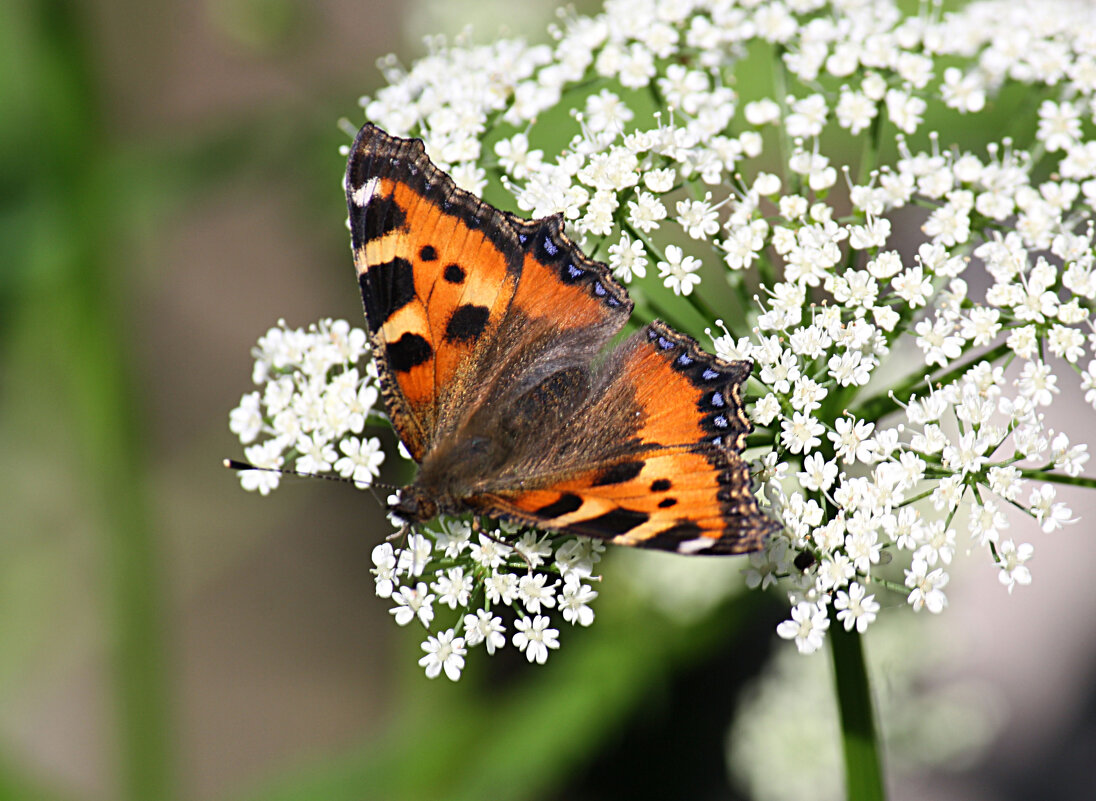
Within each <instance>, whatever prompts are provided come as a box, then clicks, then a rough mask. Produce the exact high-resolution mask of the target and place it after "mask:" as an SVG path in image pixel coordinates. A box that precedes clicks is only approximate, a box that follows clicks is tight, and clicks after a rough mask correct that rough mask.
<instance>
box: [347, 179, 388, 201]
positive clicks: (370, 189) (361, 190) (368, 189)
mask: <svg viewBox="0 0 1096 801" xmlns="http://www.w3.org/2000/svg"><path fill="white" fill-rule="evenodd" d="M380 182H381V179H380V178H370V179H369V180H368V181H366V182H365V183H364V184H362V185H361V186H359V187H358V188H357V189H355V190H354V191H353V192H351V193H350V199H351V200H352V201H353V202H354V205H355V206H357V207H359V208H363V207H364V206H365V205H366V204H367V203H368V202H369V199H370V198H372V197H373V193H374V192H376V191H377V184H379V183H380Z"/></svg>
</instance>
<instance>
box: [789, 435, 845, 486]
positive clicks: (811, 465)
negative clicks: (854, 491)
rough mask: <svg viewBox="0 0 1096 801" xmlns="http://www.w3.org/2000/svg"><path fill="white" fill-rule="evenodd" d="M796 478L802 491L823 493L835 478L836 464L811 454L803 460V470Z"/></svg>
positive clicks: (816, 454) (818, 455) (818, 454)
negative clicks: (802, 488) (801, 486)
mask: <svg viewBox="0 0 1096 801" xmlns="http://www.w3.org/2000/svg"><path fill="white" fill-rule="evenodd" d="M820 442H821V440H820ZM797 476H798V478H799V481H800V483H801V484H802V485H803V487H804V489H809V490H812V491H815V492H818V491H823V492H824V491H826V490H828V489H829V488H830V487H831V486H833V482H834V480H835V479H836V478H837V463H836V462H827V461H826V460H825V458H824V457H823V456H822V454H820V453H812V454H811V455H810V456H808V457H807V458H806V459H804V460H803V470H802V472H800V473H798V474H797Z"/></svg>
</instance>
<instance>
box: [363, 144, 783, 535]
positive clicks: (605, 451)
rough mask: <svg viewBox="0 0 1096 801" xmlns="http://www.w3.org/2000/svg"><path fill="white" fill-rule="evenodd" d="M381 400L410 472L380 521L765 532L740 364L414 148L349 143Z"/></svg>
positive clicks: (541, 223)
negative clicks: (636, 320) (644, 312)
mask: <svg viewBox="0 0 1096 801" xmlns="http://www.w3.org/2000/svg"><path fill="white" fill-rule="evenodd" d="M346 191H347V202H348V207H349V211H350V221H351V232H352V246H353V249H354V258H355V265H356V267H357V270H358V275H359V284H360V286H361V289H362V297H363V302H364V306H365V312H366V320H367V323H368V327H369V332H370V340H371V343H372V345H373V349H374V353H375V356H376V358H377V362H378V371H379V374H380V378H381V389H382V395H383V398H384V401H385V404H386V408H387V410H388V413H389V416H390V417H391V419H392V422H393V425H394V427H395V428H396V430H397V432H398V433H399V435H400V437H401V439H402V440H403V442H404V444H405V445H406V447H407V448H408V451H409V452H410V453H411V455H412V457H413V458H414V459H415V461H417V462H418V463H419V465H420V470H419V473H418V475H417V476H416V478H415V480H414V482H413V483H412V484H410V485H409V486H408V487H405V488H404V489H403V490H402V491H401V493H400V496H399V500H398V501H397V502H396V503H395V505H394V506H393V507H392V511H393V512H395V513H396V514H397V515H398V516H400V517H401V518H403V519H405V520H407V521H408V522H411V523H422V522H425V521H427V520H430V519H432V518H433V517H435V516H436V515H438V514H461V513H473V514H481V515H487V516H491V517H497V518H504V519H509V520H513V521H516V522H519V523H523V524H529V525H536V526H540V527H542V528H546V529H552V530H558V531H566V532H571V533H575V534H582V535H586V536H593V537H601V538H604V539H608V540H610V541H612V542H616V543H619V544H627V545H640V546H645V547H657V548H663V549H668V550H677V551H679V552H684V553H695V552H704V553H741V552H744V551H749V550H755V549H756V548H758V547H760V544H761V542H762V540H763V538H764V536H765V535H766V534H767V533H768V532H769V531H771V530H773V529H774V528H775V527H776V524H775V523H774V522H773V521H771V520H770V519H769V518H767V517H765V516H764V515H763V514H762V513H761V512H760V511H759V510H758V508H757V503H756V500H755V499H754V498H753V496H752V494H751V493H750V490H749V472H748V469H747V467H746V464H745V462H744V461H743V460H742V458H741V456H740V454H741V451H742V449H743V447H744V445H745V437H746V434H747V433H748V432H749V430H750V427H749V423H748V421H747V419H746V416H745V413H744V411H743V408H742V402H741V398H740V397H739V387H740V386H741V384H743V383H744V382H745V380H746V378H747V377H748V376H749V373H750V368H751V365H750V363H749V362H746V361H738V362H726V361H723V360H720V359H717V358H716V357H714V356H711V355H710V354H707V353H705V352H704V351H703V350H701V349H700V347H699V346H698V345H697V344H696V342H694V341H693V340H692V339H691V338H690V337H688V336H686V335H684V334H680V333H678V332H676V331H674V330H672V329H671V328H669V327H668V326H666V325H665V324H663V323H659V322H654V323H651V324H650V325H648V326H646V327H644V328H643V329H641V330H640V331H638V332H636V333H635V334H633V335H632V336H630V337H628V338H626V339H625V340H624V341H622V342H620V343H619V344H617V345H615V346H611V345H610V342H611V340H612V339H613V338H614V337H615V336H616V335H617V334H618V333H619V332H620V330H621V329H622V328H623V327H624V325H625V323H626V322H627V320H628V317H629V315H630V313H631V310H632V305H633V304H632V302H631V300H630V299H629V298H628V295H627V292H626V290H625V289H624V287H623V286H621V285H620V284H619V283H617V282H616V280H615V279H614V278H613V277H612V276H611V275H610V273H609V270H608V268H607V267H606V266H605V265H604V264H601V263H599V262H596V261H593V260H591V259H588V258H587V257H586V256H585V255H584V254H583V253H582V252H581V251H580V250H579V249H578V248H577V247H576V246H575V245H574V244H573V243H572V242H571V241H570V240H568V239H567V237H566V236H565V235H564V234H563V232H562V230H561V228H562V217H561V216H559V215H557V216H555V217H548V218H544V219H541V220H533V221H530V220H524V219H522V218H520V217H516V216H514V215H511V214H507V213H505V212H501V211H499V210H497V209H494V208H493V207H491V206H489V205H487V204H485V203H483V202H482V201H480V200H478V199H477V198H475V197H474V196H472V195H471V194H469V193H467V192H464V191H463V190H460V189H458V188H457V187H456V186H455V185H454V184H453V182H452V180H451V179H450V178H449V176H447V175H445V173H443V172H442V171H440V170H438V169H437V168H436V167H435V166H434V165H433V164H432V163H431V162H430V160H429V159H428V158H427V157H426V154H425V152H424V148H423V146H422V143H421V142H419V141H418V140H410V139H401V138H398V137H393V136H389V135H388V134H386V133H384V132H383V131H381V130H380V129H378V128H375V127H374V126H371V125H366V126H365V127H363V128H362V130H361V132H360V133H359V135H358V138H357V140H356V142H355V144H354V147H353V149H352V151H351V155H350V160H349V164H348V168H347V178H346Z"/></svg>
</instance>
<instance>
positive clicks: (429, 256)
mask: <svg viewBox="0 0 1096 801" xmlns="http://www.w3.org/2000/svg"><path fill="white" fill-rule="evenodd" d="M419 258H420V259H422V260H423V261H437V260H438V251H437V250H436V249H435V248H434V246H433V245H423V246H422V249H421V250H420V251H419Z"/></svg>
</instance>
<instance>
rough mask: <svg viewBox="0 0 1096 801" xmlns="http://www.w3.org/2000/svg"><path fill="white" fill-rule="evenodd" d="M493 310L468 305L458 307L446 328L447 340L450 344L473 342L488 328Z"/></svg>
mask: <svg viewBox="0 0 1096 801" xmlns="http://www.w3.org/2000/svg"><path fill="white" fill-rule="evenodd" d="M490 315H491V310H490V309H488V308H487V307H486V306H474V305H472V304H471V303H466V304H465V305H463V306H457V308H456V309H455V310H454V311H453V314H452V316H451V317H450V318H449V323H448V324H447V325H446V326H445V339H446V341H448V342H472V341H474V340H476V339H478V338H479V335H480V334H482V333H483V329H484V328H486V327H487V319H488V317H489V316H490Z"/></svg>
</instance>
